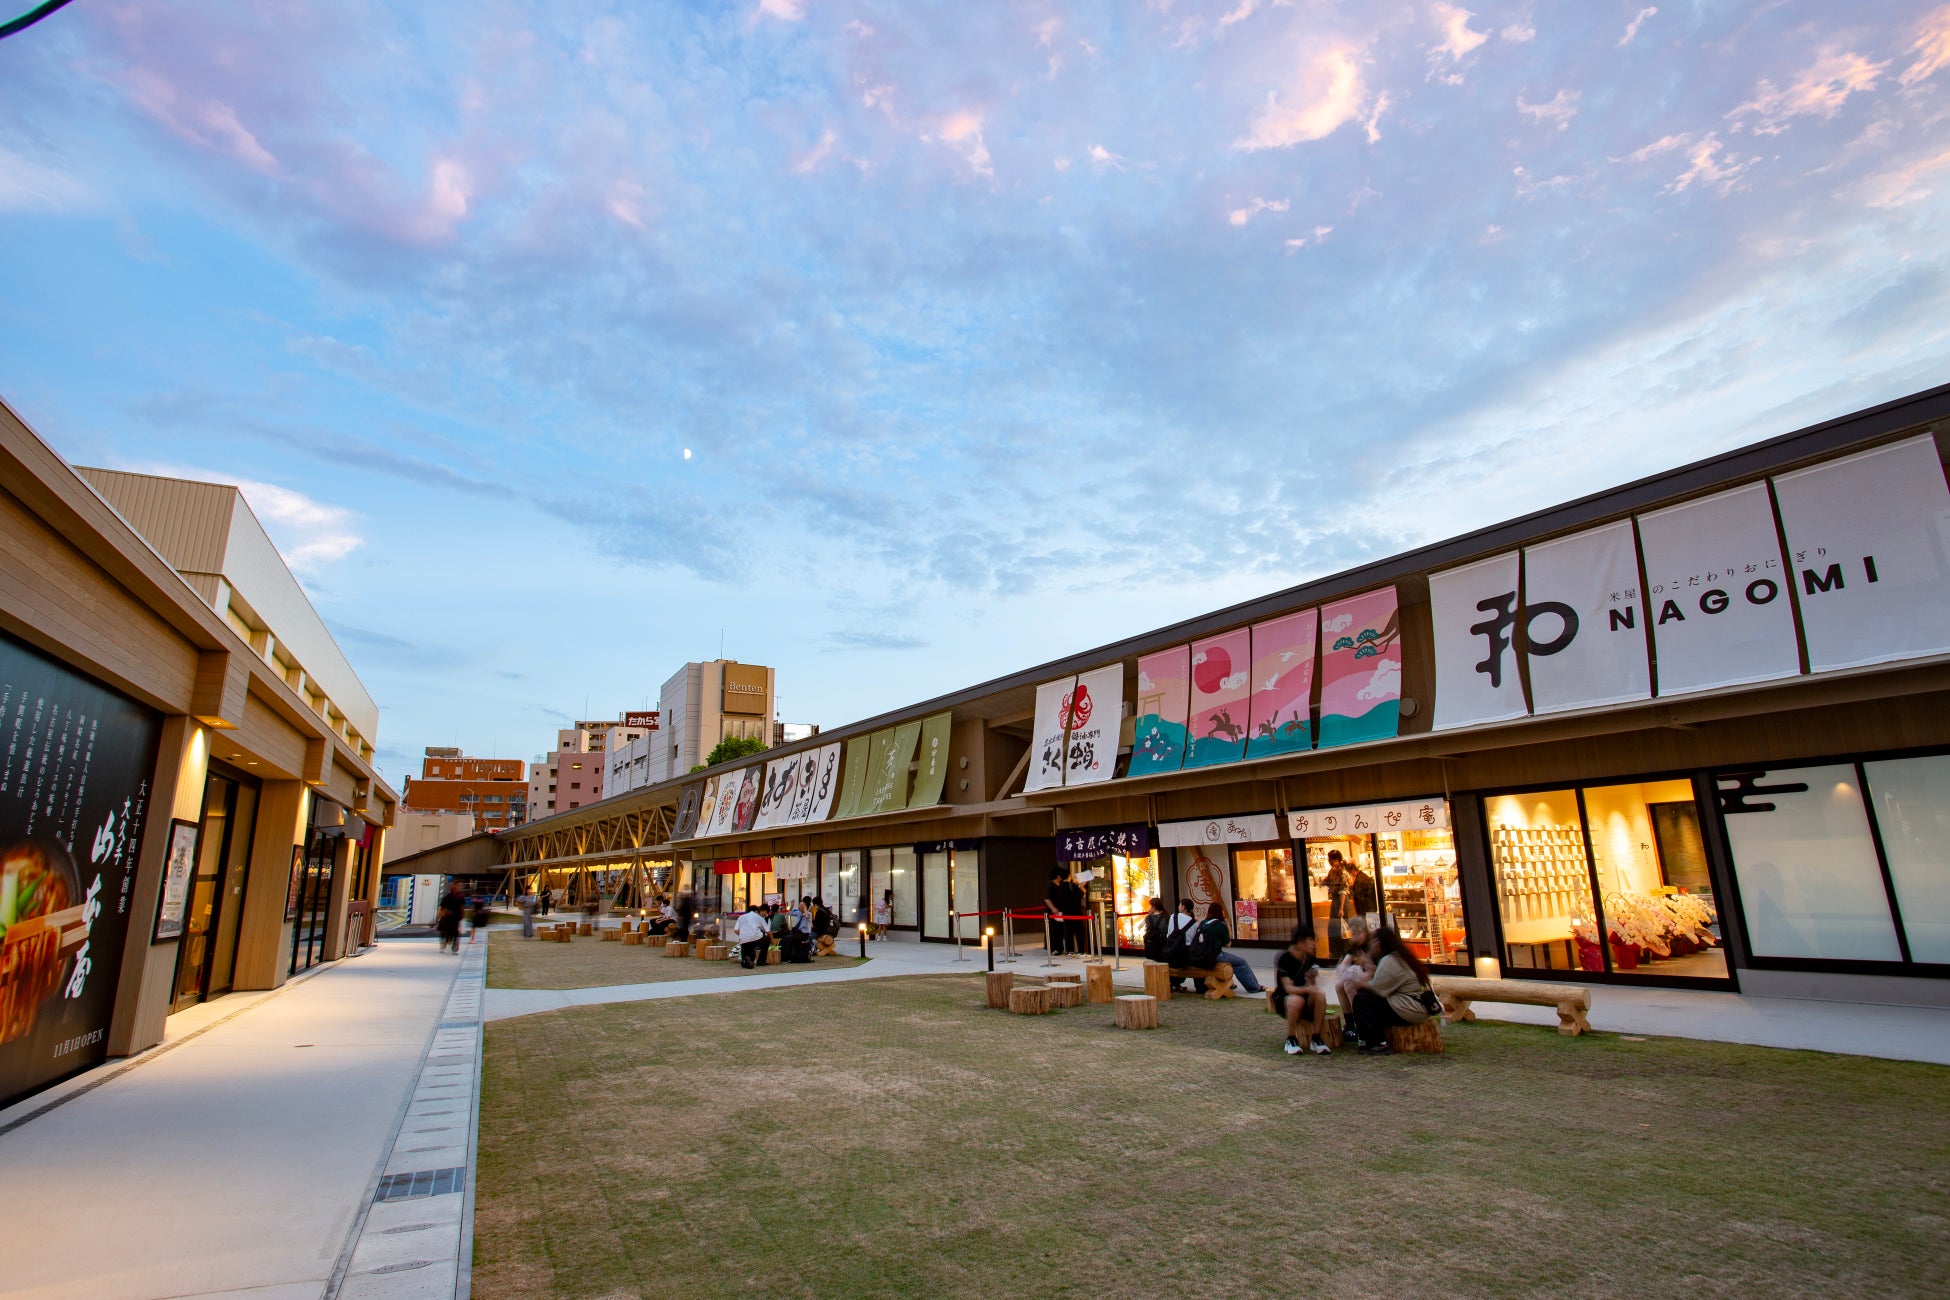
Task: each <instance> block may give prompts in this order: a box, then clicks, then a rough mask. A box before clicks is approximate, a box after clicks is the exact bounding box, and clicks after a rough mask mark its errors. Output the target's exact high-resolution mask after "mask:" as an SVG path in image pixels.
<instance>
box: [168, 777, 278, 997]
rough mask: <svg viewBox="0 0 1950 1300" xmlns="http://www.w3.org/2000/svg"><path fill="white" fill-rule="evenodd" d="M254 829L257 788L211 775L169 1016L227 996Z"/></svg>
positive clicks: (177, 952) (240, 781)
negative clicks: (199, 1003) (186, 1008)
mask: <svg viewBox="0 0 1950 1300" xmlns="http://www.w3.org/2000/svg"><path fill="white" fill-rule="evenodd" d="M256 826H257V785H256V783H255V782H247V781H244V780H241V779H236V778H233V777H229V776H221V775H218V774H217V773H215V772H212V773H211V774H210V777H209V779H208V780H206V781H205V782H204V785H203V824H202V826H201V827H200V828H199V829H198V832H197V849H196V874H195V876H193V877H192V878H191V880H190V901H189V910H188V913H187V914H186V915H185V916H184V918H183V937H182V941H181V942H180V943H178V944H177V945H176V982H175V986H174V987H173V989H172V990H171V996H170V1001H169V1009H170V1011H171V1012H172V1013H174V1012H177V1011H181V1010H182V1009H183V1008H184V1007H189V1006H194V1005H196V1004H197V1003H198V1002H201V1001H203V1000H204V999H206V998H213V997H216V996H218V995H219V994H223V993H228V992H230V989H231V983H232V973H233V970H234V968H235V965H236V960H237V925H238V922H239V921H240V920H242V919H243V911H244V878H245V876H246V875H247V874H249V870H250V852H251V837H252V835H253V834H254V833H255V830H256Z"/></svg>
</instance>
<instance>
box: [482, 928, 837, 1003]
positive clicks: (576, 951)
mask: <svg viewBox="0 0 1950 1300" xmlns="http://www.w3.org/2000/svg"><path fill="white" fill-rule="evenodd" d="M487 942H488V976H487V983H488V987H489V988H491V989H593V988H601V987H603V986H605V985H609V984H655V983H661V982H663V981H664V980H703V979H723V978H724V977H725V976H727V975H756V974H758V973H759V972H758V971H755V970H745V969H744V968H743V967H741V966H739V964H738V961H737V959H736V958H733V959H732V960H730V961H699V960H697V959H696V958H694V957H666V956H664V950H663V949H662V948H646V947H642V946H640V945H637V944H629V943H623V942H621V941H620V940H613V941H611V942H608V943H605V942H604V941H603V940H601V939H598V938H597V937H596V936H595V935H593V934H591V935H584V936H581V937H579V938H577V939H576V940H575V942H573V943H543V942H542V941H541V940H539V939H524V938H522V937H521V935H520V934H519V933H516V932H514V931H511V930H490V931H488V937H487ZM859 964H860V959H859V958H858V957H821V958H819V959H817V960H816V961H814V962H813V964H812V965H810V966H767V967H766V968H765V969H766V970H769V971H782V970H788V971H790V970H832V969H835V968H838V967H847V966H858V965H859Z"/></svg>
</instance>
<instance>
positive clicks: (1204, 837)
mask: <svg viewBox="0 0 1950 1300" xmlns="http://www.w3.org/2000/svg"><path fill="white" fill-rule="evenodd" d="M1284 838H1285V836H1283V835H1281V834H1280V819H1279V818H1278V817H1276V816H1274V815H1273V814H1272V813H1247V814H1246V815H1244V816H1241V817H1208V818H1206V819H1205V820H1203V821H1196V822H1163V823H1161V824H1160V825H1159V827H1158V843H1160V844H1163V845H1168V846H1171V845H1192V844H1266V843H1270V842H1271V841H1273V840H1279V839H1284Z"/></svg>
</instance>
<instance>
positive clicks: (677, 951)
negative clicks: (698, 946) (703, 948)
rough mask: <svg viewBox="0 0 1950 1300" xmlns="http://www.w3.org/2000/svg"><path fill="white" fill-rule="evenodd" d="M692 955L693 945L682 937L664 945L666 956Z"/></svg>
mask: <svg viewBox="0 0 1950 1300" xmlns="http://www.w3.org/2000/svg"><path fill="white" fill-rule="evenodd" d="M690 955H691V945H690V944H688V943H686V942H684V940H682V939H673V940H671V941H670V942H669V943H666V944H665V945H664V956H666V957H688V956H690Z"/></svg>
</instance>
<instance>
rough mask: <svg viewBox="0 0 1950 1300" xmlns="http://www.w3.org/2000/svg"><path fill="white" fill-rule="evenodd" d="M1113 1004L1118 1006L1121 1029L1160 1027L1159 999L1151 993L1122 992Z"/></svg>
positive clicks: (1116, 1012) (1117, 1011)
mask: <svg viewBox="0 0 1950 1300" xmlns="http://www.w3.org/2000/svg"><path fill="white" fill-rule="evenodd" d="M1111 1005H1112V1006H1113V1007H1115V1008H1116V1011H1115V1014H1116V1017H1117V1027H1118V1028H1119V1029H1156V1028H1157V1027H1158V999H1156V998H1154V997H1152V996H1151V995H1150V994H1149V993H1121V994H1119V995H1118V996H1117V997H1116V998H1115V999H1114V1000H1113V1002H1112V1004H1111Z"/></svg>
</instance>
